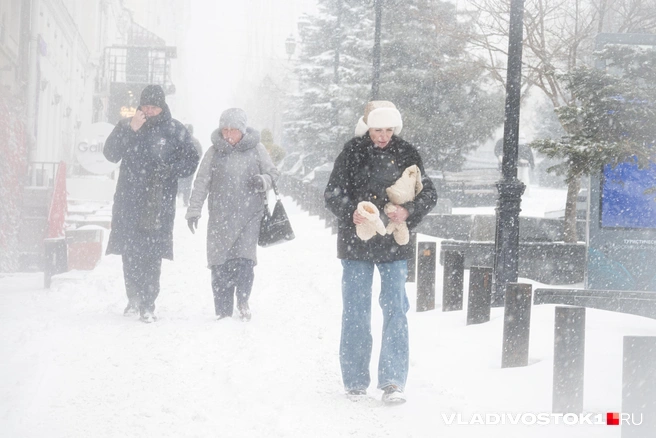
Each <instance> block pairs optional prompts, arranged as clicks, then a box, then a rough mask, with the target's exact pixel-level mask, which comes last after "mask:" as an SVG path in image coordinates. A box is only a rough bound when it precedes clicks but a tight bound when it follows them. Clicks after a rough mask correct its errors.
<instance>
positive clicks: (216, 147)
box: [185, 108, 279, 321]
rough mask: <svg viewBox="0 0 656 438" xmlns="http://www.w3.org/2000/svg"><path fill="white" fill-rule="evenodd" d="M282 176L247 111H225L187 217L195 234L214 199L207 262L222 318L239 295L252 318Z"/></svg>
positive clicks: (241, 308)
mask: <svg viewBox="0 0 656 438" xmlns="http://www.w3.org/2000/svg"><path fill="white" fill-rule="evenodd" d="M278 176H279V172H278V169H276V167H275V165H274V164H273V162H272V161H271V157H270V156H269V154H268V152H267V151H266V148H265V147H264V145H263V144H262V143H260V133H259V132H258V131H256V130H255V129H253V128H250V127H248V126H247V124H246V113H245V112H244V110H242V109H240V108H230V109H227V110H225V111H224V112H223V113H222V114H221V118H220V119H219V127H218V128H217V129H216V130H215V131H214V132H213V133H212V146H211V147H210V148H209V149H208V150H207V152H206V153H205V156H204V157H203V161H202V162H201V164H200V168H199V169H198V174H197V175H196V180H195V181H194V188H193V191H192V192H191V199H190V200H189V209H188V210H187V215H186V216H185V218H186V219H187V224H188V225H189V229H190V230H191V232H192V233H194V232H195V230H196V227H197V226H198V219H199V218H200V216H201V211H202V209H203V204H204V203H205V200H206V199H208V206H207V210H208V215H209V219H208V223H207V264H208V267H209V268H210V269H211V270H212V293H213V295H214V310H215V313H216V316H217V319H223V318H227V317H230V316H232V313H233V307H234V301H235V296H236V297H237V311H238V313H239V317H240V319H241V320H242V321H249V320H250V319H251V310H250V306H249V304H248V299H249V297H250V295H251V289H252V287H253V279H254V270H253V268H254V266H255V264H256V263H257V257H256V255H257V241H258V238H259V235H260V223H261V222H262V216H263V215H264V200H265V196H266V193H267V191H268V190H269V189H271V188H272V187H273V184H274V183H275V180H276V179H278Z"/></svg>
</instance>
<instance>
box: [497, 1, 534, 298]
mask: <svg viewBox="0 0 656 438" xmlns="http://www.w3.org/2000/svg"><path fill="white" fill-rule="evenodd" d="M523 15H524V0H510V23H509V24H510V26H509V31H508V69H507V78H506V109H505V122H504V127H503V161H502V164H501V168H502V177H501V180H500V181H499V182H498V183H497V190H498V192H499V200H498V201H497V218H496V236H495V241H494V249H495V251H494V293H493V294H492V306H496V307H498V306H503V304H504V299H505V294H506V287H507V285H508V283H511V282H516V281H517V277H518V266H519V260H518V256H519V212H520V211H521V209H520V203H521V200H522V194H523V193H524V189H525V188H526V186H525V185H524V184H523V183H522V182H521V181H519V180H518V179H517V142H518V137H519V104H520V95H521V86H522V39H523Z"/></svg>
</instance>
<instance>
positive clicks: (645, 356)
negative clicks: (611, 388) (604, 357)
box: [619, 336, 656, 438]
mask: <svg viewBox="0 0 656 438" xmlns="http://www.w3.org/2000/svg"><path fill="white" fill-rule="evenodd" d="M623 356H624V357H623V365H622V413H621V414H620V419H619V420H620V426H621V428H622V438H653V437H655V436H656V366H655V365H654V364H656V336H624V353H623Z"/></svg>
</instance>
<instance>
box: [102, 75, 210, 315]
mask: <svg viewBox="0 0 656 438" xmlns="http://www.w3.org/2000/svg"><path fill="white" fill-rule="evenodd" d="M103 153H104V155H105V157H106V158H107V159H108V160H109V161H111V162H113V163H117V162H119V161H120V162H121V165H120V170H119V177H118V182H117V185H116V193H115V194H114V205H113V207H112V230H111V233H110V235H109V242H108V245H107V254H119V255H121V256H122V259H123V276H124V279H125V290H126V293H127V296H128V305H127V307H126V308H125V312H124V314H125V315H130V314H135V313H136V312H137V311H138V312H139V313H140V317H141V320H142V321H144V322H152V321H154V320H155V316H154V313H153V312H154V310H155V299H156V298H157V296H158V295H159V289H160V284H159V280H160V274H161V268H162V259H163V258H166V259H170V260H172V259H173V221H174V218H175V199H176V193H177V190H178V178H183V177H185V176H189V175H191V174H193V173H194V171H195V170H196V168H197V167H198V162H199V160H200V157H199V156H198V153H197V152H196V147H195V146H194V142H193V138H192V137H191V134H189V132H188V131H187V129H186V128H185V127H184V125H183V124H182V123H180V122H179V121H177V120H175V119H173V118H172V117H171V111H170V110H169V107H168V105H167V104H166V100H165V96H164V91H163V90H162V87H160V86H159V85H148V86H146V88H144V90H143V92H142V93H141V98H140V106H139V108H138V109H137V111H136V113H135V115H134V116H133V117H132V118H130V119H124V120H121V121H120V122H119V123H118V124H117V125H116V127H115V128H114V130H113V131H112V133H111V134H110V135H109V137H108V138H107V141H106V142H105V146H104V149H103Z"/></svg>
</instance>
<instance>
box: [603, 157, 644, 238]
mask: <svg viewBox="0 0 656 438" xmlns="http://www.w3.org/2000/svg"><path fill="white" fill-rule="evenodd" d="M601 227H602V228H651V229H656V165H653V164H652V165H651V167H650V168H649V169H638V166H637V165H636V164H633V163H621V164H619V165H617V166H616V167H615V168H613V167H611V166H610V165H606V166H604V170H603V174H602V188H601Z"/></svg>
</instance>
